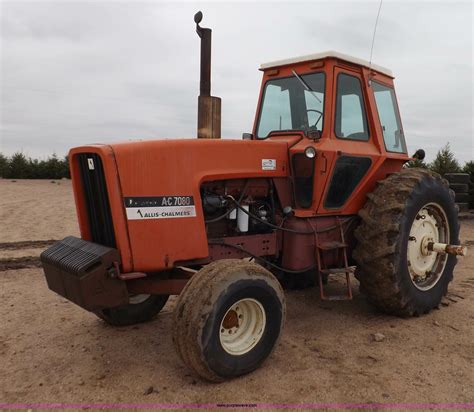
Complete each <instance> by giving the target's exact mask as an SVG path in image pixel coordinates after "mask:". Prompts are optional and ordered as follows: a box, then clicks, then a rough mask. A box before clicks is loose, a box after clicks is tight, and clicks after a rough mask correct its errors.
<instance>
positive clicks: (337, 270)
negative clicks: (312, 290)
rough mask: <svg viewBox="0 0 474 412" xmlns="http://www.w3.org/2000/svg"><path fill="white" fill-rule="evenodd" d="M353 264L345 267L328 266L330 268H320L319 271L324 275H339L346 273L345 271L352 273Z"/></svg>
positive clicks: (353, 269)
mask: <svg viewBox="0 0 474 412" xmlns="http://www.w3.org/2000/svg"><path fill="white" fill-rule="evenodd" d="M354 271H355V266H348V267H347V268H330V269H321V273H323V274H325V275H340V274H344V275H345V274H346V272H349V273H354Z"/></svg>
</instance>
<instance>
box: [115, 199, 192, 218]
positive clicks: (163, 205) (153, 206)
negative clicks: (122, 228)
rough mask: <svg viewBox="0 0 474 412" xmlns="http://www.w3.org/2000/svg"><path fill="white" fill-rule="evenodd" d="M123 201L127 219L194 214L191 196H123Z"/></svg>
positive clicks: (175, 216)
mask: <svg viewBox="0 0 474 412" xmlns="http://www.w3.org/2000/svg"><path fill="white" fill-rule="evenodd" d="M123 201H124V205H125V210H126V211H127V219H128V220H141V219H171V218H180V217H194V216H196V208H195V206H194V198H193V197H192V196H155V197H125V198H124V199H123Z"/></svg>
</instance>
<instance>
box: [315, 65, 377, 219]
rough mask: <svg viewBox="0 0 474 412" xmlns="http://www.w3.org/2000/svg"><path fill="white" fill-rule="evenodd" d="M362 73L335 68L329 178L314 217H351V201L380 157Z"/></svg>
mask: <svg viewBox="0 0 474 412" xmlns="http://www.w3.org/2000/svg"><path fill="white" fill-rule="evenodd" d="M366 93H367V89H366V87H364V78H363V76H362V70H351V69H349V68H345V67H340V66H335V67H334V77H333V99H332V110H331V113H332V118H331V134H330V139H329V140H330V145H329V147H327V150H329V151H330V152H332V153H331V154H332V155H333V156H330V157H331V160H332V162H331V164H330V167H329V176H328V179H327V181H326V185H325V188H324V193H323V195H322V196H321V200H320V203H319V207H318V213H323V214H324V213H332V214H334V213H338V214H339V213H353V212H352V210H351V208H350V207H349V208H347V207H346V205H350V202H351V199H352V198H353V197H354V196H355V195H356V194H357V192H358V191H360V190H361V189H362V185H363V182H364V180H365V177H366V176H367V175H368V174H369V173H370V170H371V167H372V166H373V165H374V164H375V162H376V161H377V159H378V158H379V157H380V151H379V149H378V147H377V146H376V144H375V139H374V131H373V130H372V129H373V128H372V127H370V125H371V122H369V120H370V119H369V114H370V110H369V107H368V105H367V102H368V101H369V99H368V96H367V95H366Z"/></svg>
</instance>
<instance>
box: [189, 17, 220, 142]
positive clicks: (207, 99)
mask: <svg viewBox="0 0 474 412" xmlns="http://www.w3.org/2000/svg"><path fill="white" fill-rule="evenodd" d="M201 20H202V13H201V12H200V11H198V12H197V13H196V14H195V15H194V22H195V23H196V32H197V34H198V36H199V37H200V38H201V82H200V90H199V97H198V126H197V137H198V138H202V139H220V138H221V98H220V97H214V96H211V38H212V30H211V29H207V28H203V27H201V26H199V23H200V22H201Z"/></svg>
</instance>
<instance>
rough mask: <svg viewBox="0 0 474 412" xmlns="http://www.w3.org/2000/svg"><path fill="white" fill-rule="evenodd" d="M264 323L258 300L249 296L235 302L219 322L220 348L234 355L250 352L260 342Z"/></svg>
mask: <svg viewBox="0 0 474 412" xmlns="http://www.w3.org/2000/svg"><path fill="white" fill-rule="evenodd" d="M266 323H267V320H266V315H265V309H264V308H263V306H262V304H261V303H260V302H258V301H257V300H255V299H251V298H246V299H241V300H239V301H237V302H235V303H234V304H233V305H232V306H231V307H230V308H229V309H228V310H227V312H226V313H225V314H224V316H223V318H222V321H221V323H220V327H219V339H220V343H221V346H222V348H223V349H224V350H225V351H226V352H227V353H229V354H230V355H234V356H240V355H244V354H246V353H248V352H250V351H251V350H252V349H253V348H254V347H255V346H256V345H257V344H258V342H260V340H261V338H262V336H263V333H264V331H265V326H266Z"/></svg>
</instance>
